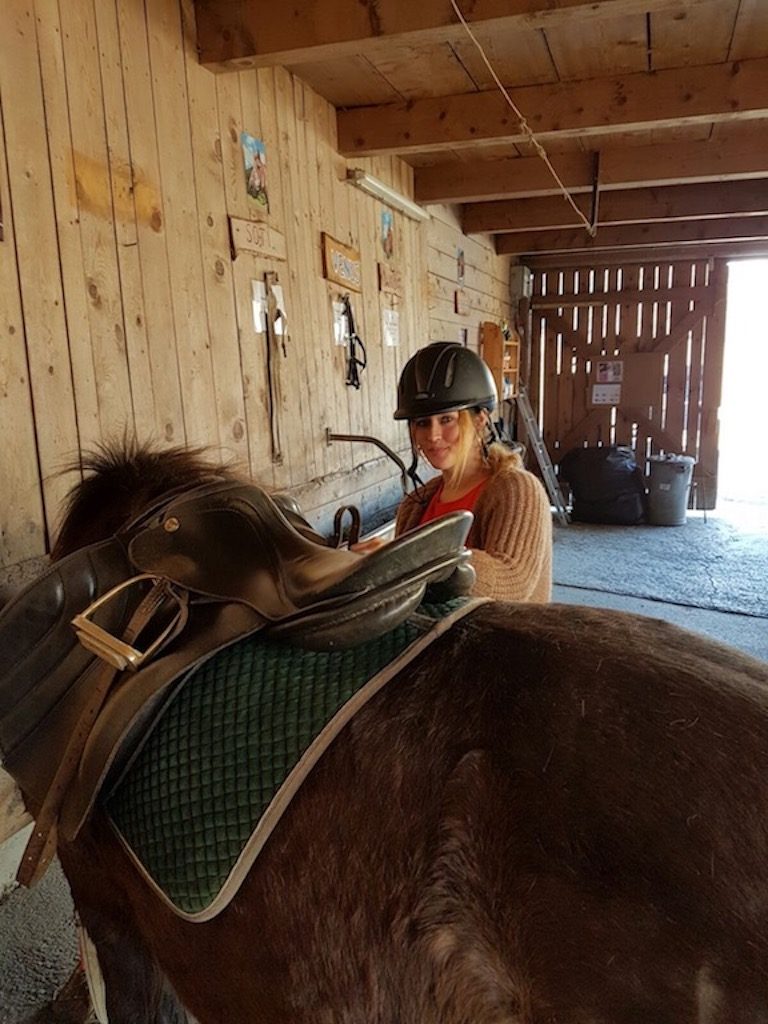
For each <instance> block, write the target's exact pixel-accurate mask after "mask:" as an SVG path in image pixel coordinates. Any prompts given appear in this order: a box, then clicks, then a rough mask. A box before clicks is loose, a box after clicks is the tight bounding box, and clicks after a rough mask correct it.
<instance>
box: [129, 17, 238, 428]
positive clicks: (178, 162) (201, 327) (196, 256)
mask: <svg viewBox="0 0 768 1024" xmlns="http://www.w3.org/2000/svg"><path fill="white" fill-rule="evenodd" d="M147 18H148V37H149V56H150V67H151V73H152V84H153V91H154V94H155V124H156V128H157V144H158V158H159V170H160V185H161V195H162V201H163V218H164V221H165V231H166V240H167V247H168V248H167V253H168V269H169V275H170V282H171V307H172V309H173V321H174V332H175V337H176V347H177V351H178V355H179V370H180V378H181V386H182V394H183V396H184V399H183V400H184V419H185V427H186V440H187V442H188V443H190V444H195V445H205V444H211V443H213V444H218V443H219V441H220V437H219V423H218V415H217V410H216V402H215V388H214V379H213V368H212V365H211V342H210V337H209V334H208V322H207V311H206V308H205V290H204V284H203V268H202V259H201V253H200V245H199V236H198V235H197V202H196V196H195V174H194V163H193V153H192V139H191V132H190V125H189V109H188V96H187V86H186V73H185V53H184V47H183V42H182V37H181V18H180V12H179V6H178V3H177V2H176V0H155V2H153V3H152V4H149V5H148V6H147Z"/></svg>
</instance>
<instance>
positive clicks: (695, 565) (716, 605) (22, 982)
mask: <svg viewBox="0 0 768 1024" xmlns="http://www.w3.org/2000/svg"><path fill="white" fill-rule="evenodd" d="M554 565H555V571H554V576H555V588H554V600H555V601H561V602H564V603H566V604H585V605H592V606H596V607H604V608H617V609H620V610H623V611H631V612H637V613H639V614H642V615H650V616H652V617H654V618H661V619H665V620H667V621H669V622H673V623H676V624H677V625H680V626H684V627H685V628H687V629H692V630H695V631H697V632H700V633H703V634H705V635H708V636H710V637H713V638H714V639H716V640H720V641H721V642H723V643H727V644H730V645H731V646H733V647H736V648H739V649H741V650H744V651H746V652H747V653H749V654H751V655H753V656H754V657H758V658H761V659H763V660H765V661H768V506H762V507H753V506H743V507H739V508H735V507H733V508H726V509H724V511H723V512H721V513H719V514H718V515H716V516H715V515H711V514H710V515H709V516H707V517H706V518H705V517H704V516H703V514H701V513H692V514H691V515H690V516H689V520H688V522H687V523H686V525H685V526H682V527H667V528H664V527H599V526H586V525H583V524H574V525H573V526H570V527H565V528H563V527H558V528H556V530H555V562H554ZM2 851H3V848H2V847H0V855H2ZM6 859H7V857H6ZM75 960H76V949H75V938H74V914H73V909H72V904H71V901H70V898H69V893H68V890H67V887H66V883H65V881H64V878H63V876H62V874H61V872H60V870H59V869H58V867H57V866H56V865H55V866H54V868H53V869H52V870H51V871H50V872H49V873H48V875H47V876H46V878H45V879H44V880H43V882H42V883H41V884H40V885H39V886H38V887H37V888H36V889H34V890H31V891H26V890H15V891H11V892H10V893H8V894H7V895H6V896H5V898H4V899H3V900H2V902H0V1024H31V1019H32V1017H33V1016H34V1015H35V1013H39V1012H40V1011H41V1010H42V1009H43V1008H44V1007H45V1005H46V1004H47V1003H48V1002H49V1000H50V999H51V998H52V997H53V995H54V994H55V992H56V991H57V990H58V989H59V988H60V986H61V985H62V984H63V983H64V981H65V980H66V979H67V977H68V976H69V974H70V972H71V969H72V966H73V964H74V963H75ZM41 1019H44V1018H41V1017H38V1018H37V1020H38V1022H39V1021H41Z"/></svg>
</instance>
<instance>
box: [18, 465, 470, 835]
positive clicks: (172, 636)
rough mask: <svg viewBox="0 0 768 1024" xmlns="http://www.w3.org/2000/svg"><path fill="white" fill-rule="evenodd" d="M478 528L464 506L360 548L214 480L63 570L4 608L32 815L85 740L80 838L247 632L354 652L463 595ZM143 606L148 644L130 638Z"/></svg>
mask: <svg viewBox="0 0 768 1024" xmlns="http://www.w3.org/2000/svg"><path fill="white" fill-rule="evenodd" d="M471 522H472V517H471V514H470V513H467V512H457V513H453V514H452V515H450V516H446V517H444V518H443V519H440V520H435V521H434V522H432V523H429V524H427V525H426V526H424V527H420V528H418V529H416V530H413V531H410V532H409V533H407V534H404V535H403V536H401V537H399V538H397V539H396V540H395V541H393V542H392V543H391V544H388V545H386V546H384V547H382V548H381V549H379V550H377V551H375V552H373V553H371V554H359V553H356V552H352V551H346V550H338V549H334V548H330V547H329V546H328V545H327V544H326V543H325V542H324V541H323V539H322V538H321V537H320V536H319V535H318V534H316V533H315V532H314V531H313V530H312V528H311V527H310V526H309V524H308V523H306V521H305V520H303V518H302V517H300V516H299V515H298V514H297V513H295V512H294V511H291V510H290V509H281V508H280V507H279V505H278V504H277V502H276V501H275V500H273V499H272V498H271V497H270V496H269V495H268V494H267V493H266V492H265V491H263V490H262V489H261V488H259V487H257V486H255V485H253V484H246V483H242V482H236V481H216V482H214V483H206V484H204V485H202V486H200V487H198V488H193V489H192V490H189V491H186V492H183V493H181V494H175V495H173V496H172V497H170V498H169V499H167V500H164V501H163V500H161V501H160V502H158V503H157V504H156V505H155V506H154V507H153V508H151V509H150V510H149V511H148V512H146V513H144V514H143V515H142V516H140V517H139V518H138V519H137V520H135V521H134V522H132V523H131V524H129V525H128V526H127V527H126V528H125V529H124V530H122V531H121V532H120V533H119V534H118V535H116V536H115V537H112V538H110V539H109V540H106V541H102V542H100V543H97V544H94V545H91V546H89V547H86V548H83V549H81V550H79V551H76V552H74V553H73V554H71V555H69V556H68V557H66V558H64V559H62V560H61V561H59V562H57V563H56V564H54V565H52V566H51V568H50V569H49V570H48V571H47V572H46V573H45V574H44V575H43V576H41V577H40V578H39V579H38V580H36V581H34V582H33V583H32V584H31V585H30V586H29V587H27V588H26V589H25V590H23V591H22V592H20V593H19V594H18V595H17V596H16V597H15V598H14V599H12V600H11V602H10V603H9V604H8V605H6V606H5V607H4V608H3V609H2V611H1V612H0V754H2V757H3V762H4V767H5V768H6V770H7V771H8V772H9V773H10V774H11V775H12V776H13V777H14V779H15V780H16V782H17V783H18V784H19V786H20V788H21V790H22V793H23V794H24V798H25V802H26V804H27V808H28V809H29V811H30V812H31V813H32V814H33V815H34V816H35V817H37V815H38V812H39V811H40V809H41V807H43V806H44V804H46V800H48V804H50V802H51V797H50V794H49V791H51V790H52V789H54V788H55V785H54V784H56V785H59V786H60V785H61V779H60V777H61V775H62V770H61V766H62V764H63V762H64V761H65V760H67V759H72V758H73V756H74V755H73V742H74V741H73V737H75V736H82V739H77V741H76V743H74V746H75V747H76V748H77V749H76V757H74V764H73V772H74V774H73V777H72V778H71V780H69V781H68V782H67V785H66V787H65V790H66V791H65V793H64V795H63V797H62V798H61V807H60V811H59V812H57V820H58V831H59V834H61V835H63V836H64V837H65V838H68V839H72V838H74V837H75V836H76V835H77V833H78V831H79V829H80V828H81V826H82V824H83V822H84V821H85V819H86V818H87V816H88V814H89V812H90V810H91V808H92V806H93V803H94V800H95V799H96V797H97V795H98V793H99V791H100V789H101V786H102V785H103V783H104V781H105V779H106V778H107V776H108V774H109V773H110V771H112V770H115V771H117V770H118V769H119V767H120V765H121V764H123V763H124V762H125V760H126V759H127V758H128V757H129V756H130V753H131V750H132V749H133V745H134V744H135V743H137V742H138V741H139V739H140V736H141V734H142V733H143V732H144V731H145V730H146V729H148V728H150V726H151V724H152V722H153V720H154V719H155V718H156V716H157V715H158V714H159V713H160V711H161V709H162V708H163V707H164V705H165V702H166V701H167V700H168V699H169V697H170V695H172V694H173V693H174V692H175V691H176V689H177V688H178V686H180V685H183V682H184V680H185V679H186V678H187V677H188V676H189V674H190V672H191V671H192V670H193V669H194V668H196V667H198V666H199V665H201V664H202V663H203V662H204V661H206V660H207V659H208V658H209V657H211V656H212V655H213V654H215V653H216V652H217V651H220V650H222V649H223V648H225V647H227V646H229V645H230V644H232V643H234V642H236V641H237V640H240V639H242V638H243V637H246V636H249V635H251V634H253V633H255V632H257V631H263V632H264V633H265V634H268V635H269V636H272V637H276V638H281V639H283V640H285V641H286V642H288V643H291V644H294V645H297V646H302V647H307V648H309V649H313V650H332V649H336V648H343V647H348V646H354V645H355V644H357V643H360V642H362V641H364V640H366V639H369V638H372V637H376V636H380V635H381V634H383V633H385V632H387V631H388V630H390V629H392V628H394V627H395V626H396V625H397V624H398V623H399V622H401V621H403V620H404V619H406V618H407V617H408V616H409V615H410V614H411V613H412V612H413V611H414V609H415V608H416V607H417V606H418V605H419V603H420V602H421V600H422V598H423V596H424V593H425V590H426V587H427V585H428V584H430V583H437V584H439V585H441V586H442V587H446V586H447V587H448V588H449V593H454V594H460V593H466V592H467V591H468V590H469V589H470V587H471V585H472V582H473V580H474V572H473V570H472V569H471V566H469V564H468V559H469V552H468V551H467V549H466V548H465V547H464V541H465V539H466V536H467V533H468V531H469V527H470V525H471ZM446 581H447V582H446ZM156 594H157V595H158V596H157V597H155V595H156ZM441 596H444V595H441ZM145 607H148V608H149V609H150V613H149V614H148V615H147V616H146V617H147V618H148V619H149V626H148V629H147V631H146V632H147V633H149V635H150V641H149V645H148V646H147V642H146V641H144V642H142V643H141V644H139V641H140V640H141V637H139V638H138V639H137V638H136V637H134V636H133V635H132V622H133V621H134V620H135V618H136V615H137V609H138V610H139V611H141V609H142V608H145ZM73 624H74V628H73ZM126 650H127V654H126ZM105 672H106V673H107V676H106V677H105ZM105 678H106V679H107V681H106V683H105V682H104V680H105ZM97 681H98V686H97V685H96V684H97ZM99 688H100V689H102V690H104V692H105V695H106V696H105V698H104V702H103V704H102V703H101V698H100V699H99V703H98V706H95V707H94V699H95V698H94V691H95V689H99ZM84 723H85V724H84ZM129 740H130V742H128V741H129ZM47 810H48V807H47V805H46V813H47Z"/></svg>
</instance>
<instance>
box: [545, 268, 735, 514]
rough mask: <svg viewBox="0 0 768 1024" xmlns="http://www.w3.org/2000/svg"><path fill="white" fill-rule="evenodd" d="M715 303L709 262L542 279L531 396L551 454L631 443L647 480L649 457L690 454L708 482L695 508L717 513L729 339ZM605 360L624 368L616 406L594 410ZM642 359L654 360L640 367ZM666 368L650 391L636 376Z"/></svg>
mask: <svg viewBox="0 0 768 1024" xmlns="http://www.w3.org/2000/svg"><path fill="white" fill-rule="evenodd" d="M720 287H721V289H722V288H723V287H724V286H723V285H722V281H721V282H720ZM559 297H562V304H561V305H557V302H558V298H559ZM715 299H716V292H715V289H714V286H713V285H712V283H711V281H710V272H709V268H708V265H707V263H706V261H698V262H694V261H678V262H676V263H668V262H662V261H660V262H659V263H658V264H647V265H640V264H627V265H626V266H621V267H611V268H601V267H596V268H595V269H594V275H592V274H591V272H589V271H586V272H585V271H574V270H572V269H569V268H565V269H563V270H561V271H557V270H548V271H545V272H542V271H539V272H537V273H536V274H535V276H534V297H533V299H532V308H533V322H534V324H537V325H540V326H537V328H536V332H535V335H534V350H533V357H534V358H533V363H534V366H539V365H542V366H543V368H544V369H543V389H542V390H541V391H537V390H536V387H534V389H533V393H534V395H535V397H537V398H539V397H541V404H542V406H543V409H542V410H540V415H541V416H542V419H543V426H544V430H543V433H544V440H545V442H546V443H547V446H548V447H549V448H550V451H551V454H553V455H554V456H555V457H556V459H559V458H561V457H562V456H563V455H564V454H565V453H566V452H567V451H569V450H570V449H571V448H573V447H576V446H581V445H600V444H610V443H616V444H624V445H630V446H632V447H633V448H634V450H635V455H636V458H637V462H638V465H639V466H640V467H641V468H642V469H643V470H644V471H646V472H647V470H648V464H647V457H648V456H649V455H651V454H658V453H659V452H675V453H680V454H682V453H685V454H688V455H692V456H694V458H696V459H697V466H696V469H695V474H694V479H695V480H698V481H701V484H702V486H701V491H702V493H700V494H699V496H698V500H699V502H700V504H702V503H705V504H703V507H707V508H711V507H714V504H713V503H714V496H715V490H716V486H715V485H716V472H717V447H716V444H717V438H716V435H717V428H716V424H717V405H718V404H719V396H720V380H721V376H722V345H723V337H724V331H723V325H722V316H721V318H720V319H718V317H717V316H716V315H715V313H714V311H713V304H714V302H715ZM724 301H725V299H724V292H723V298H722V302H723V303H724ZM721 312H722V311H721ZM710 339H711V340H710ZM571 356H573V357H575V361H576V374H575V375H572V374H571V370H570V365H569V363H570V357H571ZM601 357H602V358H605V359H618V360H622V361H623V362H624V368H625V374H626V376H625V379H624V381H623V382H622V385H621V387H622V392H621V400H620V402H619V403H618V404H617V405H616V406H615V407H611V406H593V405H592V403H591V389H592V386H593V384H594V383H595V374H594V372H593V366H594V362H595V360H596V359H597V358H601ZM633 357H635V361H634V363H633ZM640 358H642V359H643V360H647V361H648V362H645V363H643V364H642V365H641V366H640V367H639V369H638V368H637V367H638V365H639V364H638V362H637V360H638V359H640ZM654 360H657V362H656V363H654ZM662 360H663V365H664V367H665V368H666V372H665V373H664V374H663V377H662V376H661V374H660V378H659V380H660V383H659V385H658V387H657V390H656V392H655V393H653V389H652V387H651V386H650V385H648V386H646V383H644V379H645V378H642V379H641V378H639V377H638V376H637V374H639V373H643V374H645V373H651V374H652V373H654V372H656V370H657V369H658V370H660V368H661V365H662ZM633 365H634V366H635V367H636V369H635V370H634V373H635V376H634V377H632V372H633V371H632V366H633ZM650 384H651V385H652V384H653V378H650ZM535 385H536V386H539V378H538V374H537V376H536V381H535Z"/></svg>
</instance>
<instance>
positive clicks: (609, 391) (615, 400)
mask: <svg viewBox="0 0 768 1024" xmlns="http://www.w3.org/2000/svg"><path fill="white" fill-rule="evenodd" d="M619 402H621V384H593V385H592V405H618V404H619Z"/></svg>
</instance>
